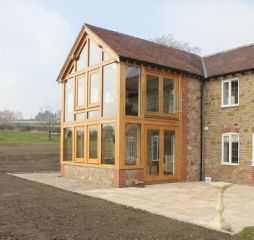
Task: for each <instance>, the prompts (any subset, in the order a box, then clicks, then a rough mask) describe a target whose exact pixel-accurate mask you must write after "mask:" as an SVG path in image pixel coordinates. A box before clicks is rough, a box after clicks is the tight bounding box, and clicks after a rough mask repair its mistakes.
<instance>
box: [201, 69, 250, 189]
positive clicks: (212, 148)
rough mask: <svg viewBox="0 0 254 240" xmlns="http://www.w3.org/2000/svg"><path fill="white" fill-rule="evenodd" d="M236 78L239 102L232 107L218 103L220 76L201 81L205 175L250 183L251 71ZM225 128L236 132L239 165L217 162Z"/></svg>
mask: <svg viewBox="0 0 254 240" xmlns="http://www.w3.org/2000/svg"><path fill="white" fill-rule="evenodd" d="M228 78H229V79H230V77H228ZM231 78H232V77H231ZM234 78H235V77H234ZM238 79H239V90H240V94H239V95H240V98H239V106H236V107H224V108H222V107H221V81H222V79H214V80H209V81H207V82H206V83H205V86H204V107H203V123H204V127H205V126H206V127H208V130H207V131H204V130H203V136H204V141H203V143H204V145H203V157H204V163H205V175H206V176H211V177H213V179H214V180H219V181H229V182H233V183H245V184H251V183H252V184H253V183H254V169H253V167H252V166H251V160H252V139H251V138H252V132H253V127H254V111H253V109H254V84H253V82H254V74H251V73H249V74H244V75H240V76H238ZM225 132H237V133H239V138H240V161H239V166H227V165H222V164H221V148H222V147H221V144H222V143H221V141H222V139H221V138H222V133H225Z"/></svg>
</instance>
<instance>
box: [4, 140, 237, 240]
mask: <svg viewBox="0 0 254 240" xmlns="http://www.w3.org/2000/svg"><path fill="white" fill-rule="evenodd" d="M58 153H59V150H58V147H56V146H49V145H48V146H41V145H38V146H34V145H33V146H31V145H30V146H29V145H24V146H20V145H16V144H14V145H9V146H7V145H6V146H5V147H3V145H1V146H0V169H1V173H0V239H1V240H2V239H3V240H14V239H15V240H35V239H36V240H48V239H49V240H53V239H54V240H65V239H66V240H67V239H68V240H78V239H80V240H81V239H82V240H84V239H113V240H114V239H131V240H132V239H148V240H149V239H169V240H171V239H172V240H181V239H182V240H185V239H186V240H187V239H188V240H189V239H194V240H199V239H200V240H201V239H202V240H205V239H207V240H208V239H209V240H217V239H221V240H227V239H232V240H240V239H241V238H239V237H237V236H234V237H232V236H230V235H227V234H223V233H220V232H216V231H212V230H209V229H205V228H203V227H200V226H195V225H192V224H187V223H183V222H178V221H175V220H171V219H169V218H165V217H162V216H158V215H154V214H150V213H146V212H143V211H141V210H136V209H133V208H128V207H126V206H121V205H118V204H114V203H110V202H107V201H104V200H101V199H96V198H91V197H88V196H83V195H79V194H76V193H72V192H68V191H64V190H61V189H57V188H54V187H50V186H47V185H43V184H39V183H35V182H31V181H27V180H24V179H20V178H17V177H14V176H10V175H7V174H5V173H4V172H39V171H56V170H58V169H59V164H58Z"/></svg>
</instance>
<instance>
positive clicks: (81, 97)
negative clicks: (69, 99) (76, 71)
mask: <svg viewBox="0 0 254 240" xmlns="http://www.w3.org/2000/svg"><path fill="white" fill-rule="evenodd" d="M85 86H86V79H85V76H84V75H82V76H78V77H77V79H76V107H77V108H80V107H84V105H85V99H86V87H85Z"/></svg>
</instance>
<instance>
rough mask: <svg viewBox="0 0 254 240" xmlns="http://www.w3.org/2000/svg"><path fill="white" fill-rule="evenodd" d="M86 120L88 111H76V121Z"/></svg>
mask: <svg viewBox="0 0 254 240" xmlns="http://www.w3.org/2000/svg"><path fill="white" fill-rule="evenodd" d="M84 120H86V113H76V114H75V121H77V122H80V121H84Z"/></svg>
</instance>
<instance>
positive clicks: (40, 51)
mask: <svg viewBox="0 0 254 240" xmlns="http://www.w3.org/2000/svg"><path fill="white" fill-rule="evenodd" d="M0 6H1V8H0V110H1V109H4V108H6V109H11V110H15V111H21V112H23V114H24V117H25V118H30V117H34V115H35V114H36V113H37V112H38V111H39V108H40V107H41V106H44V105H51V106H52V107H54V108H55V109H58V108H59V106H60V88H59V86H58V84H57V83H56V81H55V80H56V77H57V75H58V73H59V71H60V68H61V66H62V65H63V63H64V61H65V58H66V56H67V54H68V52H69V50H70V48H71V46H72V44H73V42H74V40H75V38H76V36H77V34H78V32H79V30H80V28H81V26H82V24H83V23H84V22H87V23H90V24H92V25H96V26H100V27H104V28H108V29H112V30H116V31H119V32H123V33H127V34H130V35H134V36H138V37H141V38H145V39H152V38H155V37H158V36H161V35H162V34H168V33H170V34H172V35H173V36H174V37H175V38H176V39H177V40H179V41H183V42H189V43H190V45H191V46H198V47H200V48H201V50H202V55H206V54H210V53H213V52H217V51H221V50H225V49H229V48H233V47H237V46H240V45H244V44H250V43H253V42H254V30H253V23H254V1H251V0H249V1H248V0H205V1H204V0H168V1H166V0H149V1H148V0H139V1H138V0H128V1H121V0H107V1H102V0H89V1H88V0H71V1H70V0H0Z"/></svg>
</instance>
